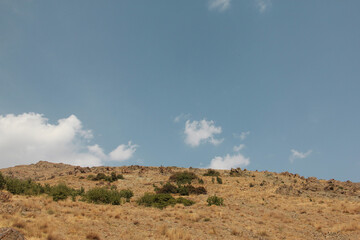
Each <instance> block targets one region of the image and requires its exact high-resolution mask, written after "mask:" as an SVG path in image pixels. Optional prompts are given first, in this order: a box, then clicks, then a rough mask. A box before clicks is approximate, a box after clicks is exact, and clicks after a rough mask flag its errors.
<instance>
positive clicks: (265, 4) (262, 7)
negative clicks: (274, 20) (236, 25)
mask: <svg viewBox="0 0 360 240" xmlns="http://www.w3.org/2000/svg"><path fill="white" fill-rule="evenodd" d="M256 6H257V8H258V10H259V12H260V13H263V12H265V11H266V10H267V9H268V8H269V7H270V6H271V0H256Z"/></svg>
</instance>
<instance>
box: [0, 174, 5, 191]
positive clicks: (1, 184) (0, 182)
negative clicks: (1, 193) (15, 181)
mask: <svg viewBox="0 0 360 240" xmlns="http://www.w3.org/2000/svg"><path fill="white" fill-rule="evenodd" d="M5 186H6V180H5V178H4V177H3V175H2V174H1V172H0V190H1V189H4V188H5Z"/></svg>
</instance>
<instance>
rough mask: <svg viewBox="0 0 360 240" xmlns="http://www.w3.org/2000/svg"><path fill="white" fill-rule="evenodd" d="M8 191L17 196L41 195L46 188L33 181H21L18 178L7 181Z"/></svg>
mask: <svg viewBox="0 0 360 240" xmlns="http://www.w3.org/2000/svg"><path fill="white" fill-rule="evenodd" d="M6 190H8V191H9V192H11V193H12V194H17V195H39V194H41V193H44V188H43V187H42V186H41V184H39V183H35V182H33V181H32V180H31V179H28V180H21V179H16V178H7V179H6Z"/></svg>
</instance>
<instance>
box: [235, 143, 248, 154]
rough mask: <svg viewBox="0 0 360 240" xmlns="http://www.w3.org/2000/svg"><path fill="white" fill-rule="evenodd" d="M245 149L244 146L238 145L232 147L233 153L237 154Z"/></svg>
mask: <svg viewBox="0 0 360 240" xmlns="http://www.w3.org/2000/svg"><path fill="white" fill-rule="evenodd" d="M244 148H245V144H240V145H239V146H234V148H233V150H234V152H239V151H241V150H243V149H244Z"/></svg>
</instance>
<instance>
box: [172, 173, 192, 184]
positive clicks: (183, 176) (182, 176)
mask: <svg viewBox="0 0 360 240" xmlns="http://www.w3.org/2000/svg"><path fill="white" fill-rule="evenodd" d="M197 178H198V177H197V176H196V174H195V173H192V172H188V171H184V172H177V173H174V174H173V175H171V176H170V178H169V180H170V181H171V182H176V183H177V184H186V183H187V184H191V181H192V180H194V179H197Z"/></svg>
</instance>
